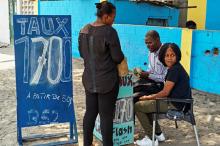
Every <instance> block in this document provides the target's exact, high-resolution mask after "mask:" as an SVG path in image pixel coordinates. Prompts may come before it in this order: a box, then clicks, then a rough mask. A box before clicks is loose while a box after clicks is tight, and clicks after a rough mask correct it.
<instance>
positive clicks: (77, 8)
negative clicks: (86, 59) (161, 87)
mask: <svg viewBox="0 0 220 146" xmlns="http://www.w3.org/2000/svg"><path fill="white" fill-rule="evenodd" d="M113 1H114V2H116V6H117V8H118V13H117V15H118V16H120V15H124V14H126V15H127V16H129V17H127V19H124V17H122V16H121V17H117V18H116V22H117V21H119V18H120V19H121V20H120V21H123V22H125V21H126V20H129V22H131V21H133V22H136V21H137V22H141V21H139V20H138V19H135V18H134V17H135V15H134V16H132V15H133V13H131V12H133V11H131V9H130V10H129V11H128V10H126V9H125V8H126V7H130V8H131V7H133V6H131V5H135V4H129V3H127V6H125V5H124V6H123V5H122V4H123V2H125V1H126V0H124V1H116V0H113ZM216 1H217V0H216ZM95 2H99V0H90V1H87V0H74V2H73V1H70V0H65V1H51V2H50V1H44V2H41V3H40V14H43V15H46V14H53V15H56V14H57V15H58V14H59V15H61V14H65V15H71V16H72V32H73V34H72V41H73V45H72V46H73V48H72V50H73V56H74V57H79V53H78V33H79V30H80V29H81V27H82V26H83V25H85V24H87V23H89V22H92V21H94V20H95V19H96V17H95V12H96V9H95V6H94V3H95ZM129 5H130V6H129ZM139 6H140V7H142V6H141V5H139ZM139 6H138V7H139ZM137 10H138V9H137ZM123 11H124V12H123ZM160 13H162V12H161V11H160ZM164 13H165V12H164ZM138 15H140V14H137V15H136V16H138ZM130 17H132V19H130ZM209 17H210V16H209ZM210 18H213V17H210ZM216 18H217V16H216ZM218 20H219V19H216V21H218ZM208 21H209V20H208ZM208 21H207V22H208ZM210 21H211V20H210ZM212 21H214V20H212ZM144 23H145V22H144ZM213 23H215V24H217V23H218V22H213ZM207 24H208V23H207ZM210 26H211V25H210ZM216 26H217V25H216ZM218 26H219V27H220V24H219V25H218ZM114 27H115V28H116V30H117V31H118V35H119V38H120V41H121V46H122V49H123V52H125V55H126V57H127V58H128V64H129V68H133V67H136V66H139V67H142V68H143V69H145V68H146V66H144V62H147V55H148V51H147V48H146V46H145V44H144V36H145V33H146V32H147V31H148V30H150V29H155V30H157V31H158V32H159V34H160V36H161V41H162V42H175V43H177V44H178V45H179V46H180V44H181V35H182V33H181V31H182V30H181V28H163V27H149V26H144V25H120V24H116V25H114ZM212 27H214V25H213V26H212ZM219 40H220V32H217V31H200V30H195V31H193V43H192V58H191V86H192V87H193V88H195V89H199V90H202V91H206V92H210V93H216V94H220V76H219V75H220V55H218V56H213V54H210V55H204V52H205V50H207V49H209V50H210V51H211V52H212V49H213V47H220V41H219Z"/></svg>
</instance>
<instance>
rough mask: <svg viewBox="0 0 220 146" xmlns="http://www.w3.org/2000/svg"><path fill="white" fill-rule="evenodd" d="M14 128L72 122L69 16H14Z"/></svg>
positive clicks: (73, 121)
mask: <svg viewBox="0 0 220 146" xmlns="http://www.w3.org/2000/svg"><path fill="white" fill-rule="evenodd" d="M14 32H15V33H14V45H15V64H16V91H17V122H18V127H30V126H37V125H45V124H50V123H64V122H71V123H74V125H75V114H74V106H73V94H72V92H73V90H72V89H73V87H72V49H71V17H70V16H30V15H29V16H14Z"/></svg>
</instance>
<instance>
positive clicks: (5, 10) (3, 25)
mask: <svg viewBox="0 0 220 146" xmlns="http://www.w3.org/2000/svg"><path fill="white" fill-rule="evenodd" d="M0 42H2V43H7V44H10V29H9V5H8V0H0Z"/></svg>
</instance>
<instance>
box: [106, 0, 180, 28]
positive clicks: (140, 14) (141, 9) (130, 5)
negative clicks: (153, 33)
mask: <svg viewBox="0 0 220 146" xmlns="http://www.w3.org/2000/svg"><path fill="white" fill-rule="evenodd" d="M110 1H111V2H112V3H114V4H115V5H116V8H117V16H116V19H115V23H116V24H138V25H145V24H146V21H147V19H148V18H160V19H167V20H168V26H172V27H177V26H178V19H179V10H178V9H175V8H168V7H160V6H155V5H150V4H148V3H135V2H131V1H129V0H110Z"/></svg>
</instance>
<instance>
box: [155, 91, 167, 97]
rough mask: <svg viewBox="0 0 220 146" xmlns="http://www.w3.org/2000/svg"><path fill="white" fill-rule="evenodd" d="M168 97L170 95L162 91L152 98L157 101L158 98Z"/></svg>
mask: <svg viewBox="0 0 220 146" xmlns="http://www.w3.org/2000/svg"><path fill="white" fill-rule="evenodd" d="M167 96H168V93H167V92H166V91H164V90H162V91H160V92H158V93H157V94H153V95H152V98H153V99H157V98H167Z"/></svg>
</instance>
